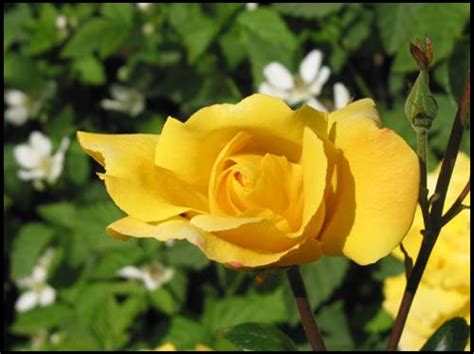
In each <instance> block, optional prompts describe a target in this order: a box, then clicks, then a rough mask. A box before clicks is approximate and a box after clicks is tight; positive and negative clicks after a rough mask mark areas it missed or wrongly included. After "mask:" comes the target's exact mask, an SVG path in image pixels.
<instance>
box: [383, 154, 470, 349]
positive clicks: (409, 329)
mask: <svg viewBox="0 0 474 354" xmlns="http://www.w3.org/2000/svg"><path fill="white" fill-rule="evenodd" d="M439 171H440V166H439V167H438V168H437V169H436V170H435V171H434V172H433V173H432V174H430V175H429V177H428V188H429V190H431V191H433V190H434V187H435V185H436V179H437V176H438V175H439ZM469 173H470V159H469V157H468V156H467V155H465V154H463V153H460V154H459V155H458V157H457V161H456V165H455V168H454V172H453V177H452V179H451V183H450V188H449V190H448V195H447V199H446V204H445V205H446V206H447V207H449V206H450V205H451V204H452V203H453V202H454V200H455V199H456V197H457V196H458V195H459V193H460V192H461V190H462V188H463V187H464V185H465V183H466V181H467V180H468V179H469ZM465 203H467V204H469V196H467V197H466V199H465ZM445 211H446V210H445ZM423 228H424V226H423V217H422V215H421V210H420V209H419V208H418V209H417V212H416V214H415V220H414V222H413V225H412V228H411V229H410V231H409V232H408V234H407V236H406V238H405V239H404V241H403V245H404V246H405V248H406V249H407V251H408V253H409V255H410V256H411V257H412V258H415V257H416V255H417V252H418V249H419V248H420V245H421V241H422V235H421V233H420V230H422V229H423ZM470 232H471V223H470V211H469V210H463V211H462V212H461V213H460V214H458V215H457V216H456V217H455V218H454V219H453V220H451V221H450V222H449V223H448V224H447V225H445V226H444V227H443V229H442V231H441V233H440V235H439V236H438V239H437V241H436V245H435V247H434V249H433V252H432V254H431V256H430V259H429V261H428V264H427V266H426V269H425V273H424V274H423V277H422V280H421V283H420V285H419V288H418V291H417V293H416V296H415V299H414V302H413V305H412V308H411V310H410V313H409V315H408V319H407V323H406V326H405V328H404V331H403V334H402V337H401V340H400V349H402V350H419V349H420V348H421V347H422V345H423V344H424V343H425V342H426V340H427V339H428V338H429V337H430V336H431V335H432V334H433V332H434V331H435V330H436V329H437V328H438V327H439V326H440V325H441V324H443V322H445V321H447V320H449V319H451V318H453V317H459V316H460V317H464V318H465V319H466V321H467V322H468V323H470V318H471V313H470V304H471V296H470V289H471V285H470V260H471V258H470ZM394 255H395V256H396V257H398V258H400V259H403V254H402V253H401V252H400V251H399V250H397V251H396V252H394ZM405 283H406V279H405V275H403V274H402V275H398V276H394V277H389V278H388V279H387V280H386V281H385V286H384V293H385V301H384V304H383V306H384V308H385V309H386V310H387V311H388V312H389V313H390V314H392V316H395V315H396V312H397V309H398V306H399V303H400V299H401V296H402V293H403V289H404V287H405Z"/></svg>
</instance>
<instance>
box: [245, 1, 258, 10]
mask: <svg viewBox="0 0 474 354" xmlns="http://www.w3.org/2000/svg"><path fill="white" fill-rule="evenodd" d="M245 7H246V8H247V10H248V11H254V10H256V9H257V7H258V3H257V2H246V3H245Z"/></svg>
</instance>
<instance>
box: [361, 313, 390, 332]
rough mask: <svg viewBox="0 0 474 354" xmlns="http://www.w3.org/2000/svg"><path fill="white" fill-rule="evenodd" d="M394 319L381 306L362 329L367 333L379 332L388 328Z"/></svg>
mask: <svg viewBox="0 0 474 354" xmlns="http://www.w3.org/2000/svg"><path fill="white" fill-rule="evenodd" d="M393 322H394V319H393V316H392V315H390V314H389V313H388V312H387V311H385V310H384V309H383V308H380V309H379V310H378V311H377V312H376V314H375V316H374V317H373V318H372V319H370V321H369V322H367V323H366V324H365V326H364V330H365V331H367V332H369V333H380V332H384V331H387V330H389V329H390V328H391V327H392V325H393Z"/></svg>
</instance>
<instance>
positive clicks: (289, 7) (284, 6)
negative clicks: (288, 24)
mask: <svg viewBox="0 0 474 354" xmlns="http://www.w3.org/2000/svg"><path fill="white" fill-rule="evenodd" d="M344 5H345V4H343V3H322V4H305V3H279V4H273V5H272V8H274V9H276V10H277V11H279V12H281V13H282V14H284V15H288V16H293V17H301V18H305V19H322V18H324V17H326V16H329V15H331V14H334V13H336V12H339V10H340V9H341V8H342V7H343V6H344Z"/></svg>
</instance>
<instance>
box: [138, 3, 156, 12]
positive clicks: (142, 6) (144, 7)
mask: <svg viewBox="0 0 474 354" xmlns="http://www.w3.org/2000/svg"><path fill="white" fill-rule="evenodd" d="M151 5H153V3H152V2H139V3H137V7H138V9H139V10H141V11H146V10H148V9H149V8H150V6H151Z"/></svg>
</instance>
